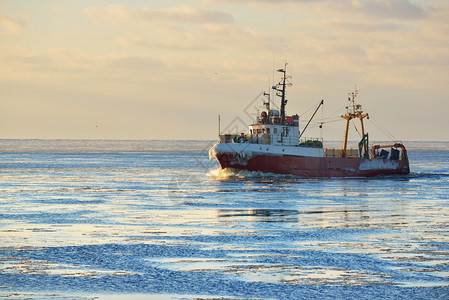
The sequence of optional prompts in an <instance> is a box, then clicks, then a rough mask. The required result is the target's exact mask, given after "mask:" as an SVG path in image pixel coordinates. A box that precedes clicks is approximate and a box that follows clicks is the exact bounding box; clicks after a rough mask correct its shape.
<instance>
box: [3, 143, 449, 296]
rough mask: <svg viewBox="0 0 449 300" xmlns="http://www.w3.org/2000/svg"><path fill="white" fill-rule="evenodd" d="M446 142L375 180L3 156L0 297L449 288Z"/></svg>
mask: <svg viewBox="0 0 449 300" xmlns="http://www.w3.org/2000/svg"><path fill="white" fill-rule="evenodd" d="M78 146H79V145H78ZM134 146H136V145H134ZM136 147H137V146H136ZM145 147H149V146H148V145H147V144H146V145H145ZM441 152H444V153H432V155H431V156H430V157H429V156H426V153H427V152H422V151H415V152H414V151H410V158H411V161H412V162H413V163H412V174H410V175H409V176H403V177H394V176H393V177H379V178H373V179H306V178H297V177H293V176H276V175H266V174H259V173H248V172H233V171H224V172H223V171H219V170H218V169H217V165H216V163H215V162H213V161H212V162H211V161H208V160H207V155H206V154H205V153H203V152H201V151H192V152H182V153H181V154H180V153H178V152H175V151H172V152H170V153H168V154H167V153H165V152H151V153H146V152H142V153H133V152H131V153H115V152H112V153H104V152H102V153H73V152H71V153H43V152H36V153H26V154H24V153H3V154H2V156H1V158H0V165H1V168H2V177H1V179H0V193H1V194H0V195H1V197H0V209H1V210H0V216H1V219H0V245H1V246H0V262H1V265H0V279H1V281H0V286H2V290H1V292H2V293H3V294H1V293H0V295H6V294H8V293H10V292H18V291H21V292H23V294H22V296H25V295H26V293H30V292H34V293H36V294H35V295H39V293H40V292H46V291H59V292H60V295H64V294H67V293H69V294H70V293H72V294H77V293H79V292H80V291H83V292H86V293H87V294H91V295H100V296H101V295H102V294H104V293H106V294H115V293H123V297H124V298H125V295H126V294H159V295H166V296H167V295H172V294H174V295H194V296H192V297H195V295H210V297H213V296H217V295H218V296H228V297H230V296H236V297H271V298H285V297H293V296H302V297H304V296H307V295H308V294H307V293H309V292H312V289H313V287H316V286H320V288H322V289H324V290H323V291H324V293H325V294H327V295H332V294H335V295H344V293H347V294H346V295H348V296H354V295H361V294H358V293H360V292H359V291H358V290H357V289H354V290H340V289H337V290H336V289H332V288H331V287H335V288H338V287H345V286H353V287H358V286H365V287H373V289H374V287H382V289H381V290H376V289H374V290H373V292H375V293H377V294H374V295H377V296H379V295H382V293H386V294H391V295H395V293H398V294H397V295H401V293H403V292H404V291H397V290H396V289H394V287H417V288H420V287H422V288H423V290H418V292H417V293H418V294H419V293H420V291H421V293H422V295H425V294H427V293H429V290H428V289H430V288H431V287H448V286H449V246H448V245H449V244H448V242H449V233H448V232H449V230H448V229H449V203H448V199H449V193H448V190H449V189H448V186H449V184H448V183H449V162H448V159H447V157H449V156H448V155H447V154H448V152H447V151H441ZM161 274H162V275H161ZM38 275H39V276H40V277H39V278H40V279H39V280H41V283H40V284H39V280H38V281H36V280H29V279H30V278H32V276H38ZM158 276H159V277H160V276H166V277H163V278H162V279H158V278H159V277H158ZM33 278H34V277H33ZM45 278H48V279H45ZM55 278H60V279H58V280H55ZM203 281H204V282H203ZM149 282H151V284H149ZM197 282H203V284H201V285H200V284H196V283H197ZM295 286H301V287H303V288H305V287H310V289H305V290H302V291H298V290H297V289H295ZM313 291H315V290H313ZM5 293H6V294H5ZM298 293H299V294H298ZM341 293H343V294H341ZM379 293H380V294H379ZM432 293H437V295H447V288H444V289H437V290H432ZM442 293H443V294H442ZM444 293H446V294H444ZM78 296H79V297H81V298H82V297H83V296H82V295H79V294H78ZM36 297H37V298H38V296H36ZM189 297H190V296H189Z"/></svg>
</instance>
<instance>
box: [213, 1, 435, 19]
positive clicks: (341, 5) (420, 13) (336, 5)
mask: <svg viewBox="0 0 449 300" xmlns="http://www.w3.org/2000/svg"><path fill="white" fill-rule="evenodd" d="M230 1H231V2H233V3H234V4H241V5H244V4H250V5H262V4H265V5H269V6H270V7H271V8H273V7H285V5H286V4H288V5H293V7H295V6H296V7H297V6H298V5H300V6H301V5H302V6H305V5H307V6H308V7H310V6H314V7H317V8H319V10H326V9H330V11H331V12H333V13H336V14H339V13H344V14H348V13H358V14H363V15H365V16H368V17H373V18H379V19H405V20H407V19H408V20H414V19H420V18H424V17H426V15H427V11H426V10H425V9H424V8H423V7H422V6H421V5H420V4H418V3H416V2H414V1H410V0H208V2H230ZM303 12H304V11H303V10H301V13H303Z"/></svg>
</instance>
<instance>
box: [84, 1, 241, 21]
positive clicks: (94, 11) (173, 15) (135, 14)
mask: <svg viewBox="0 0 449 300" xmlns="http://www.w3.org/2000/svg"><path fill="white" fill-rule="evenodd" d="M84 12H85V13H86V14H87V15H88V16H90V17H92V18H95V19H103V20H105V19H106V20H108V21H112V22H122V21H132V22H143V23H152V22H163V23H172V22H173V23H192V24H214V23H215V24H216V23H218V24H227V23H233V22H234V18H233V16H232V15H230V14H227V13H223V12H220V11H216V10H210V9H202V8H195V7H191V6H189V5H181V6H178V7H170V8H165V9H150V8H140V9H135V8H130V7H126V6H123V5H109V6H106V7H88V8H85V10H84Z"/></svg>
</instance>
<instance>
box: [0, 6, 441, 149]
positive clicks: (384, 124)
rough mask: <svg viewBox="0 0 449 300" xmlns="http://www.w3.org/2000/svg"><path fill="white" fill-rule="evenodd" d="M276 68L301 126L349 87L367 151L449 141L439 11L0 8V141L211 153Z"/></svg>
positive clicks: (272, 79) (324, 117)
mask: <svg viewBox="0 0 449 300" xmlns="http://www.w3.org/2000/svg"><path fill="white" fill-rule="evenodd" d="M285 63H288V64H287V73H288V75H289V76H291V79H289V80H290V82H291V83H292V86H291V87H289V88H288V90H287V99H288V104H287V108H286V111H287V114H288V115H292V114H299V115H301V124H302V125H301V127H303V126H304V125H305V123H306V122H307V121H308V116H309V115H310V113H306V112H307V111H308V110H309V112H310V109H311V108H313V107H314V106H315V105H316V104H318V102H319V101H320V100H321V99H324V102H325V105H324V108H323V110H322V111H320V112H319V113H317V116H316V118H315V119H314V121H317V122H319V121H320V120H321V122H325V121H328V120H338V117H339V116H340V115H341V114H344V113H345V106H347V103H348V101H347V97H348V93H349V92H352V91H354V89H355V88H357V90H358V97H357V98H356V100H357V101H358V102H359V103H360V104H362V105H363V108H364V111H365V112H368V113H369V116H370V120H367V122H366V130H367V131H368V132H370V134H371V135H370V138H371V139H377V140H386V139H388V138H389V137H390V136H393V137H394V138H396V139H398V140H404V141H406V140H413V141H419V140H423V141H432V140H435V141H438V140H440V141H448V140H449V116H448V113H449V1H442V0H439V1H438V0H428V1H424V0H423V1H417V0H332V1H328V0H258V1H256V0H197V1H196V0H187V1H174V0H164V1H160V0H158V1H153V0H146V1H143V0H142V1H140V0H128V1H113V0H111V1H104V0H97V1H95V0H90V1H87V0H78V1H65V0H54V1H51V0H40V1H25V0H11V1H8V0H0V138H4V139H24V138H28V139H181V140H197V139H199V140H213V139H215V138H216V137H217V132H218V121H217V119H218V115H220V116H221V129H223V130H228V129H229V128H235V127H239V128H238V130H245V129H244V128H241V127H242V126H245V124H247V123H251V121H252V120H253V119H254V118H255V116H256V115H257V114H258V113H260V111H261V110H262V108H263V107H262V97H261V96H260V95H261V93H262V92H264V91H269V89H270V86H271V85H273V83H276V82H278V81H279V79H280V76H281V74H280V73H277V72H275V71H274V70H276V69H278V68H283V67H284V66H285ZM272 101H274V102H273V103H274V105H276V102H278V100H274V99H272ZM312 111H313V109H312ZM351 127H354V124H351ZM384 132H387V133H389V134H385V133H384ZM343 135H344V120H343V119H342V120H341V121H339V122H331V123H324V125H323V128H322V129H318V128H317V127H316V126H314V127H312V128H311V129H310V130H308V132H307V133H306V134H305V136H310V137H312V136H317V137H319V136H322V137H323V138H325V139H330V140H339V139H342V138H343ZM350 137H351V138H352V139H354V140H357V139H358V137H357V132H355V133H352V136H350Z"/></svg>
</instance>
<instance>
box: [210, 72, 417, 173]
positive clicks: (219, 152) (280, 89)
mask: <svg viewBox="0 0 449 300" xmlns="http://www.w3.org/2000/svg"><path fill="white" fill-rule="evenodd" d="M277 71H278V72H280V73H282V78H281V80H280V82H279V83H278V84H277V85H274V86H273V87H272V89H273V90H274V92H275V95H276V96H277V97H279V98H280V111H279V110H276V109H272V108H271V106H270V100H269V94H268V93H264V94H265V95H268V101H267V102H265V101H264V103H263V104H265V107H266V110H265V109H264V110H263V111H262V112H261V113H260V115H259V116H258V117H257V120H256V121H255V122H254V123H253V124H250V125H249V128H248V132H247V133H243V132H241V133H226V134H220V132H219V140H218V142H217V143H216V144H215V145H214V146H212V148H211V149H210V150H209V155H210V157H211V158H216V159H217V160H218V162H219V164H220V166H221V168H222V169H225V168H233V169H238V170H248V171H260V172H265V173H274V174H292V175H296V176H304V177H372V176H377V175H393V174H408V173H410V167H409V162H408V156H407V150H406V148H405V146H404V145H403V144H402V143H401V142H398V141H396V142H392V143H388V144H384V145H382V144H376V145H371V147H370V145H369V139H368V133H366V132H365V127H364V123H363V120H364V119H365V118H367V119H369V115H368V114H367V113H364V112H363V110H362V106H361V105H360V104H357V103H356V102H355V98H356V96H357V94H358V92H357V90H355V91H354V92H352V93H350V94H349V97H348V101H349V104H348V106H347V107H346V109H347V112H346V114H344V115H342V116H341V118H343V119H344V120H345V121H346V128H345V135H344V140H343V147H342V148H339V149H336V148H325V147H323V141H322V140H320V139H308V140H301V137H302V135H303V133H304V132H305V130H306V129H307V126H308V125H309V124H310V121H311V120H312V119H313V117H314V116H315V114H316V112H317V111H318V109H319V108H320V106H322V105H323V104H324V101H323V100H322V101H321V102H320V103H319V105H318V107H317V108H316V110H315V112H314V114H313V115H312V117H311V118H310V120H309V121H308V123H307V125H306V126H305V127H304V129H303V130H302V131H301V132H300V127H299V116H298V115H297V114H296V115H290V116H288V115H286V112H285V107H286V104H287V100H286V98H285V96H286V88H287V87H288V86H290V84H289V82H288V79H289V76H287V64H285V67H284V68H282V69H279V70H277ZM354 119H359V121H360V128H361V133H360V135H361V137H362V138H361V140H360V142H359V143H358V148H348V131H349V124H350V121H351V120H354Z"/></svg>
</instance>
